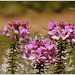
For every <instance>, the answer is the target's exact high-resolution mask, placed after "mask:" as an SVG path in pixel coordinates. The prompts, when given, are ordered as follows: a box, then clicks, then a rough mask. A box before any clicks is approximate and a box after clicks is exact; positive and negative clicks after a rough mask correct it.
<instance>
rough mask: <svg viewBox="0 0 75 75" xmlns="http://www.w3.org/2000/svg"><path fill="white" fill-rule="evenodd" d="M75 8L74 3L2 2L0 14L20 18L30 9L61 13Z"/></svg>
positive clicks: (39, 11)
mask: <svg viewBox="0 0 75 75" xmlns="http://www.w3.org/2000/svg"><path fill="white" fill-rule="evenodd" d="M69 7H73V8H74V7H75V2H74V1H5V2H4V1H0V14H1V15H3V16H7V17H9V16H17V15H18V16H19V15H22V14H24V13H27V12H28V10H29V9H31V10H34V11H35V12H38V13H42V12H52V13H60V12H61V11H62V10H64V9H69Z"/></svg>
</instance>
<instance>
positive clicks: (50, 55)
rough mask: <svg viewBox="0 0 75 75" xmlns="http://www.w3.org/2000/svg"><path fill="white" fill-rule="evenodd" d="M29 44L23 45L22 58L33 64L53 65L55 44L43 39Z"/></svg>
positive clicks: (55, 55) (55, 54) (55, 52)
mask: <svg viewBox="0 0 75 75" xmlns="http://www.w3.org/2000/svg"><path fill="white" fill-rule="evenodd" d="M30 42H31V43H30V44H28V45H25V49H24V50H23V51H22V52H23V53H24V55H23V58H25V59H27V60H31V61H32V62H34V63H42V62H43V63H44V64H46V63H54V62H56V60H57V51H56V49H55V44H54V43H53V41H52V42H49V41H48V40H46V39H44V41H43V40H41V39H37V40H30Z"/></svg>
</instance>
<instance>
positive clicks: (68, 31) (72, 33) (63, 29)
mask: <svg viewBox="0 0 75 75" xmlns="http://www.w3.org/2000/svg"><path fill="white" fill-rule="evenodd" d="M57 23H58V22H53V21H51V22H50V23H49V24H48V26H49V32H48V35H49V36H50V38H51V39H54V40H60V39H61V40H66V39H69V40H70V41H71V42H75V26H74V25H72V24H70V23H69V22H68V21H67V22H66V24H64V23H63V22H62V21H60V20H59V24H58V25H56V24H57Z"/></svg>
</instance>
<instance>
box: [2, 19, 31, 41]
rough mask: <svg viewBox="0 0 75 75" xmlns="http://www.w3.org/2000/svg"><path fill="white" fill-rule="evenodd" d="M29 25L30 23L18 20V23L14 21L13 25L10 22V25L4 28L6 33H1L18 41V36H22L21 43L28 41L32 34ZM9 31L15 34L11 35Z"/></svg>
mask: <svg viewBox="0 0 75 75" xmlns="http://www.w3.org/2000/svg"><path fill="white" fill-rule="evenodd" d="M28 24H29V22H27V21H23V23H21V22H20V20H16V22H15V21H14V20H12V23H10V22H9V21H8V25H5V27H4V32H3V31H1V33H2V35H5V36H7V37H9V38H10V39H16V38H17V36H16V34H17V35H19V36H20V41H21V42H24V41H25V40H26V39H27V37H28V34H29V33H30V32H29V28H28ZM8 31H11V32H13V35H10V34H9V33H8Z"/></svg>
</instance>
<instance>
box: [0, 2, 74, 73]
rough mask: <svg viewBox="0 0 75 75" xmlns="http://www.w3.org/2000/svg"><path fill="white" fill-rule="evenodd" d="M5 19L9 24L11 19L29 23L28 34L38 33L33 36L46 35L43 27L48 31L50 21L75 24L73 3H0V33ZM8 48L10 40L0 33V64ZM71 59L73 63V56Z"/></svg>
mask: <svg viewBox="0 0 75 75" xmlns="http://www.w3.org/2000/svg"><path fill="white" fill-rule="evenodd" d="M7 19H8V20H9V21H10V22H11V21H12V19H14V20H16V19H20V20H21V22H22V21H29V28H30V32H31V33H30V34H34V33H35V32H39V33H37V34H35V35H38V34H40V33H41V34H42V33H43V34H45V35H46V34H47V32H48V31H47V30H45V29H43V27H44V28H46V29H49V28H48V23H49V22H50V21H51V20H54V21H57V22H58V21H59V20H62V21H63V22H64V23H66V21H67V20H69V22H70V23H71V24H75V1H0V31H3V28H4V26H5V25H6V24H7ZM7 41H8V42H7ZM9 46H10V40H9V39H8V38H7V37H5V36H3V35H1V33H0V64H2V63H3V61H2V60H3V58H4V55H5V52H6V51H7V49H8V48H9ZM73 51H74V50H73ZM73 59H74V61H75V55H73ZM73 64H74V65H75V63H74V62H73ZM73 72H75V70H74V71H73Z"/></svg>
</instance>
